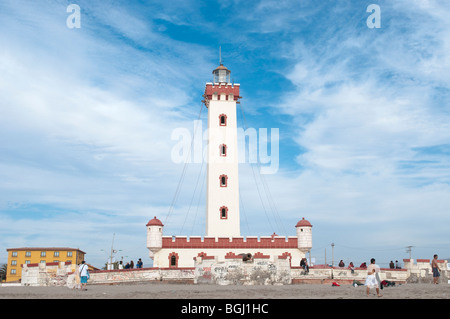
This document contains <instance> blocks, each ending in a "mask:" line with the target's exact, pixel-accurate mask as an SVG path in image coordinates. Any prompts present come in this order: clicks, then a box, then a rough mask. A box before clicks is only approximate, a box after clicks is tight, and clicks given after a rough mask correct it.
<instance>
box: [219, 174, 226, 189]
mask: <svg viewBox="0 0 450 319" xmlns="http://www.w3.org/2000/svg"><path fill="white" fill-rule="evenodd" d="M219 182H220V187H227V183H228V176H227V175H225V174H223V175H220V177H219Z"/></svg>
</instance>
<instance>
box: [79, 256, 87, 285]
mask: <svg viewBox="0 0 450 319" xmlns="http://www.w3.org/2000/svg"><path fill="white" fill-rule="evenodd" d="M78 271H79V272H80V282H81V290H87V289H86V284H87V280H88V265H86V264H85V262H84V260H83V261H82V262H81V265H80V267H79V269H78Z"/></svg>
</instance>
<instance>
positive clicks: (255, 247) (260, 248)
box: [146, 63, 312, 268]
mask: <svg viewBox="0 0 450 319" xmlns="http://www.w3.org/2000/svg"><path fill="white" fill-rule="evenodd" d="M239 89H240V85H239V84H235V83H231V81H230V70H228V69H227V68H226V67H225V66H223V65H222V63H221V64H220V66H219V67H217V68H216V69H215V70H214V71H213V82H212V83H206V86H205V92H204V94H203V97H204V100H203V103H204V104H205V105H206V107H207V108H208V153H207V154H208V155H207V157H208V158H207V177H206V182H207V191H206V192H207V193H206V220H205V221H206V223H205V224H206V234H205V236H204V237H202V236H190V237H189V238H188V237H185V236H176V237H174V236H164V234H163V228H164V225H163V224H162V222H161V221H160V220H159V219H158V218H157V217H156V216H155V217H154V218H153V219H151V220H150V221H149V222H148V223H147V225H146V226H147V248H148V249H149V251H150V258H152V259H153V267H160V268H166V267H174V268H184V267H194V266H195V264H196V262H197V263H198V261H199V260H202V261H206V260H214V261H215V262H216V263H221V262H229V261H233V260H241V261H247V262H253V261H258V260H259V261H266V262H269V263H270V262H271V263H273V262H275V261H279V260H285V261H286V262H287V263H288V264H289V265H292V266H296V267H298V266H299V265H300V261H301V259H302V258H305V255H306V253H307V252H309V251H310V249H311V247H312V232H311V228H312V225H311V224H310V223H309V221H307V220H305V219H304V218H303V219H301V220H300V221H299V222H298V223H297V225H296V226H295V227H296V229H297V236H288V237H282V236H278V235H276V234H273V235H272V236H259V237H258V236H247V237H242V236H240V217H239V176H238V171H239V170H238V154H237V150H238V145H237V119H236V113H237V112H236V104H237V103H239V99H240V98H241V96H240V95H239Z"/></svg>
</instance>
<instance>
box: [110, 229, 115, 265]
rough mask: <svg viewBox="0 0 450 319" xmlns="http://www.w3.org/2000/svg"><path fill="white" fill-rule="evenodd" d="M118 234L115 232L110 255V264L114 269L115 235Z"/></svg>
mask: <svg viewBox="0 0 450 319" xmlns="http://www.w3.org/2000/svg"><path fill="white" fill-rule="evenodd" d="M115 236H116V233H114V234H113V240H112V244H111V255H109V257H110V262H109V264H110V265H111V266H110V267H111V269H112V264H113V261H112V260H113V253H114V237H115Z"/></svg>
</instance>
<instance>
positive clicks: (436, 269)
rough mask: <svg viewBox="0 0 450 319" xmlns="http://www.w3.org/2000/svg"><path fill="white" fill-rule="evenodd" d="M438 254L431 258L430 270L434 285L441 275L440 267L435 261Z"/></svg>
mask: <svg viewBox="0 0 450 319" xmlns="http://www.w3.org/2000/svg"><path fill="white" fill-rule="evenodd" d="M437 258H438V255H434V256H433V260H432V261H431V270H432V271H433V282H434V284H435V285H437V284H438V283H439V276H440V275H441V274H440V272H441V268H439V265H438V263H437Z"/></svg>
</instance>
